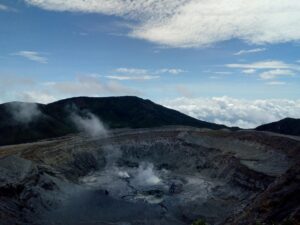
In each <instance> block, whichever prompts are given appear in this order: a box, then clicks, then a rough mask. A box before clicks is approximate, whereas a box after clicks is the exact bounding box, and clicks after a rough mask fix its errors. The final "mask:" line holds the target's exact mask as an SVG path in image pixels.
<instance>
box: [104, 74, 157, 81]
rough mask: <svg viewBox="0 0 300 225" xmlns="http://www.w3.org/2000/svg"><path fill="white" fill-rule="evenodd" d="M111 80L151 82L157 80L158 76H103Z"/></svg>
mask: <svg viewBox="0 0 300 225" xmlns="http://www.w3.org/2000/svg"><path fill="white" fill-rule="evenodd" d="M105 77H106V78H108V79H112V80H140V81H141V80H153V79H158V78H160V76H151V75H142V76H119V75H109V76H105Z"/></svg>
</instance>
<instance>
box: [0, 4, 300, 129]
mask: <svg viewBox="0 0 300 225" xmlns="http://www.w3.org/2000/svg"><path fill="white" fill-rule="evenodd" d="M299 75H300V1H299V0H252V1H248V0H110V1H107V0H0V103H4V102H8V101H29V102H39V103H49V102H53V101H56V100H58V99H62V98H68V97H73V96H123V95H135V96H139V97H141V98H145V99H151V100H152V101H154V102H157V103H160V104H163V105H164V106H167V107H170V108H174V109H177V110H179V111H181V112H183V113H186V114H188V115H191V116H193V117H196V118H198V119H201V120H206V121H210V122H215V123H222V124H226V125H229V126H240V127H244V128H252V127H255V126H257V125H260V124H263V123H268V122H272V121H276V120H279V119H282V118H285V117H296V118H299V117H300V91H299V88H300V79H299Z"/></svg>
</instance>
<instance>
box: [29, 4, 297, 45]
mask: <svg viewBox="0 0 300 225" xmlns="http://www.w3.org/2000/svg"><path fill="white" fill-rule="evenodd" d="M25 1H26V2H27V3H28V4H31V5H34V6H37V7H41V8H43V9H46V10H56V11H70V12H86V13H101V14H106V15H116V16H120V17H123V18H125V19H128V20H130V21H134V24H132V25H131V26H130V27H131V28H130V29H131V30H130V31H129V36H131V37H134V38H139V39H145V40H148V41H151V42H155V43H158V44H161V45H166V46H171V47H203V46H209V45H211V44H213V43H216V42H220V41H226V40H230V39H233V38H236V39H241V40H243V41H246V42H249V43H253V44H266V43H281V42H289V41H299V40H300V30H299V29H298V27H300V14H299V11H300V2H299V1H298V0H288V1H282V0H252V1H251V2H249V1H247V0H219V1H208V0H203V1H199V0H188V1H187V0H151V1H146V0H139V1H130V0H110V1H106V0H90V1H82V0H25Z"/></svg>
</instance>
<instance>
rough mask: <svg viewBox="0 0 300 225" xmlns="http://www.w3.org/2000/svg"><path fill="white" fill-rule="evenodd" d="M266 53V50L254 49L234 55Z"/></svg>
mask: <svg viewBox="0 0 300 225" xmlns="http://www.w3.org/2000/svg"><path fill="white" fill-rule="evenodd" d="M264 51H266V48H254V49H248V50H240V51H238V52H236V53H234V55H245V54H250V53H257V52H264Z"/></svg>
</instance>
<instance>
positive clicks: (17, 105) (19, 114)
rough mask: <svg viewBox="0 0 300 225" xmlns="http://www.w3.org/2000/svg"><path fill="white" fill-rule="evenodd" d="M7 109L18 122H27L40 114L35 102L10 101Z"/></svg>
mask: <svg viewBox="0 0 300 225" xmlns="http://www.w3.org/2000/svg"><path fill="white" fill-rule="evenodd" d="M7 109H8V111H9V112H10V113H11V115H12V117H13V119H14V120H15V121H17V122H19V123H29V122H31V121H32V120H34V119H36V118H37V117H38V116H40V115H41V114H42V113H41V111H40V110H39V108H38V106H37V104H35V103H24V102H12V103H10V104H9V105H7Z"/></svg>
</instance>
